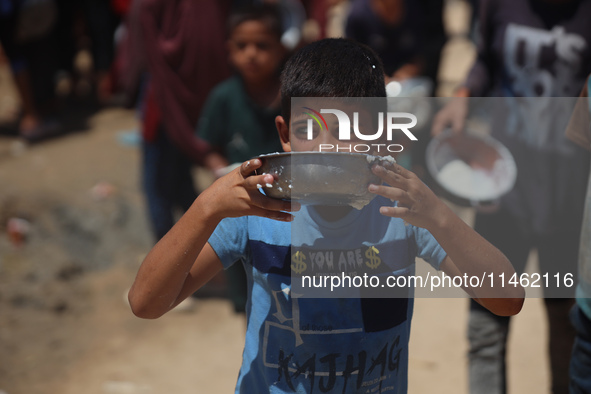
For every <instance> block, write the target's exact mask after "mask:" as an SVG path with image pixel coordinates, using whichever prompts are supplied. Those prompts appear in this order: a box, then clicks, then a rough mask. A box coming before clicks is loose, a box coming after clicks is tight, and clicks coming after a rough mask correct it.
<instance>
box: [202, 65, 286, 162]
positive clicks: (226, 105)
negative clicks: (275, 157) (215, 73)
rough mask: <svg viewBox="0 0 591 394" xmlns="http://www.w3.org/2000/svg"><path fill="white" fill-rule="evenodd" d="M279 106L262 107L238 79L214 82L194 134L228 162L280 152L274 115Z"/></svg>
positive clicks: (277, 111) (278, 112) (277, 112)
mask: <svg viewBox="0 0 591 394" xmlns="http://www.w3.org/2000/svg"><path fill="white" fill-rule="evenodd" d="M277 115H280V109H279V108H263V107H261V106H259V105H257V104H256V103H254V102H253V100H252V99H251V98H250V97H249V96H248V94H247V93H246V90H245V88H244V84H243V83H242V80H241V79H240V77H238V76H234V77H232V78H230V79H228V80H226V81H224V82H222V83H220V84H219V85H217V86H216V87H215V88H214V89H213V90H212V92H211V93H210V95H209V97H208V98H207V102H206V103H205V106H204V108H203V111H202V113H201V118H200V119H199V124H198V126H197V133H198V135H199V136H200V137H201V138H203V139H204V140H205V141H207V142H209V143H210V144H211V145H213V146H214V147H215V148H217V149H220V150H221V153H222V155H223V156H224V157H225V158H226V159H227V160H228V162H229V163H230V164H232V163H240V162H243V161H246V160H249V159H251V158H253V157H255V156H258V155H261V154H265V153H273V152H281V151H282V149H281V144H280V141H279V135H278V134H277V129H276V128H275V117H276V116H277Z"/></svg>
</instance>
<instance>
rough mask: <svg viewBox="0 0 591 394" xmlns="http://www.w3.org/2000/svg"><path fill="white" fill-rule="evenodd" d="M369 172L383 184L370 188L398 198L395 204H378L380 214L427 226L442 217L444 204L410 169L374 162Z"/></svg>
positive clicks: (434, 223) (395, 198) (427, 227)
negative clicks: (375, 163)
mask: <svg viewBox="0 0 591 394" xmlns="http://www.w3.org/2000/svg"><path fill="white" fill-rule="evenodd" d="M386 167H387V168H386ZM372 172H373V173H374V174H376V175H377V176H379V177H380V178H381V179H382V180H383V181H384V183H386V184H385V185H384V184H382V185H374V184H371V185H369V191H370V192H371V193H375V194H378V195H380V196H383V197H386V198H389V199H390V200H392V201H398V205H397V206H396V207H394V206H384V207H381V208H380V213H381V214H382V215H385V216H391V217H396V218H401V219H403V220H404V221H405V222H408V223H410V224H412V225H414V226H417V227H423V228H426V229H429V228H432V227H433V226H437V225H438V223H437V220H439V219H442V216H443V215H444V214H445V211H446V210H445V208H446V206H445V204H444V203H443V202H442V201H441V200H440V199H439V198H438V197H437V196H436V195H435V194H434V193H433V192H432V191H431V189H429V188H428V187H427V185H425V184H424V183H423V181H421V180H420V179H419V177H417V176H416V175H415V174H414V173H413V172H411V171H409V170H407V169H405V168H403V167H402V166H400V165H398V164H387V165H386V166H382V165H374V166H373V167H372Z"/></svg>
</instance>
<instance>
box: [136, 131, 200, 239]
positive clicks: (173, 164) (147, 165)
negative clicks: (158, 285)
mask: <svg viewBox="0 0 591 394" xmlns="http://www.w3.org/2000/svg"><path fill="white" fill-rule="evenodd" d="M143 152H144V157H143V168H144V173H143V187H144V191H145V193H146V199H147V203H148V211H149V214H150V219H151V222H152V227H153V231H154V236H155V238H156V241H158V240H159V239H160V238H162V237H163V236H164V235H165V234H166V233H167V232H168V230H170V229H171V228H172V226H173V225H174V223H175V215H174V213H175V209H178V210H181V211H183V212H184V211H186V210H187V209H188V208H189V207H190V206H191V204H192V203H193V201H194V200H195V199H196V198H197V192H196V191H195V187H194V186H193V178H192V173H191V162H190V160H189V159H187V158H186V157H185V156H183V154H182V153H181V152H180V151H179V149H178V148H177V147H176V146H174V144H173V143H172V142H170V140H169V139H168V137H167V136H166V133H165V132H164V131H163V130H160V132H159V133H158V137H157V138H156V140H155V141H153V142H144V145H143Z"/></svg>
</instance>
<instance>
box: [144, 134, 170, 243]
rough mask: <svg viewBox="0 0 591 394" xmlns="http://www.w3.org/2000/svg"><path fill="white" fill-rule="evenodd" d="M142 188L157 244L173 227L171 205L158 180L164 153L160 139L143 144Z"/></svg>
mask: <svg viewBox="0 0 591 394" xmlns="http://www.w3.org/2000/svg"><path fill="white" fill-rule="evenodd" d="M142 148H143V163H142V164H143V174H142V186H143V189H144V193H145V196H146V203H147V205H148V215H149V217H150V222H151V225H152V233H153V235H154V240H155V241H156V242H157V241H158V240H160V238H162V237H163V236H164V235H165V234H166V233H167V232H168V230H169V229H170V228H171V227H172V225H173V222H174V221H173V215H172V203H171V202H170V201H168V200H167V199H166V197H165V196H164V195H163V194H162V193H161V190H160V188H159V184H160V183H161V182H160V181H159V179H158V177H159V176H161V174H162V171H161V170H160V167H161V166H163V165H164V164H163V161H164V152H163V149H164V148H163V147H162V146H161V141H160V138H158V139H157V140H156V141H151V142H144V144H143V146H142Z"/></svg>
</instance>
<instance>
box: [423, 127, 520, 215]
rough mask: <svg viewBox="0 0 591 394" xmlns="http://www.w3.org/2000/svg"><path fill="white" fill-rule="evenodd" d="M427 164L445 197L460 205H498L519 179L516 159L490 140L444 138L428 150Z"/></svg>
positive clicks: (431, 143)
mask: <svg viewBox="0 0 591 394" xmlns="http://www.w3.org/2000/svg"><path fill="white" fill-rule="evenodd" d="M426 160H427V168H428V170H429V173H430V175H431V176H432V177H433V179H434V180H435V181H436V182H437V184H438V185H439V186H440V187H441V188H442V189H443V190H444V192H445V193H444V194H446V196H447V197H449V198H450V199H451V200H452V201H453V202H456V203H458V204H460V205H466V206H479V205H487V204H490V203H495V202H496V201H497V200H498V199H499V198H500V197H502V196H503V195H504V194H505V193H507V192H508V191H509V190H511V189H512V188H513V185H514V184H515V180H516V177H517V167H516V165H515V161H514V159H513V156H512V155H511V153H510V152H509V150H508V149H507V148H506V147H505V146H504V145H503V144H501V143H500V142H499V141H497V140H496V139H494V138H492V137H490V136H480V135H471V134H466V133H464V134H452V133H445V134H442V135H440V136H437V137H435V138H434V139H433V140H431V142H430V143H429V145H428V146H427V156H426Z"/></svg>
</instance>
